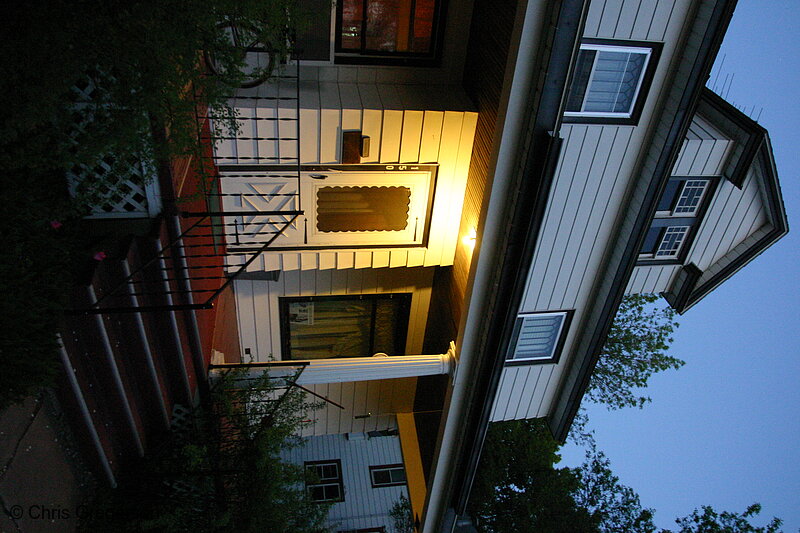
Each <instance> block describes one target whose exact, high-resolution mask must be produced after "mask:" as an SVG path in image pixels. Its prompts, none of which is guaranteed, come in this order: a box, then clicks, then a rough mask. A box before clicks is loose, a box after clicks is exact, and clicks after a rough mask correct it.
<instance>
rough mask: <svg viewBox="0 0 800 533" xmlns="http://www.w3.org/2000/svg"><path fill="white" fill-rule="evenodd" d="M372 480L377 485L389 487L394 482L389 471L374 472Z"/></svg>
mask: <svg viewBox="0 0 800 533" xmlns="http://www.w3.org/2000/svg"><path fill="white" fill-rule="evenodd" d="M372 480H373V482H374V483H375V484H376V485H388V484H390V483H391V482H392V478H391V475H390V474H389V470H373V471H372Z"/></svg>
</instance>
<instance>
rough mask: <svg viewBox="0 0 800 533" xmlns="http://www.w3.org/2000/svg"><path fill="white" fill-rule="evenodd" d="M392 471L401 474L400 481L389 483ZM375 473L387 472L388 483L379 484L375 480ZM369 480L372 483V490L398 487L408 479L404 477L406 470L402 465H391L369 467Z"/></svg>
mask: <svg viewBox="0 0 800 533" xmlns="http://www.w3.org/2000/svg"><path fill="white" fill-rule="evenodd" d="M393 471H400V472H401V473H402V474H403V479H402V481H391V477H392V474H391V472H393ZM375 472H389V478H390V481H389V483H380V482H378V481H376V480H375ZM369 478H370V481H371V482H372V488H374V489H376V488H380V487H399V486H402V485H405V484H407V483H408V478H407V477H406V469H405V467H404V466H403V465H402V464H393V465H377V466H370V467H369Z"/></svg>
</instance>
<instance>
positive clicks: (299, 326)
mask: <svg viewBox="0 0 800 533" xmlns="http://www.w3.org/2000/svg"><path fill="white" fill-rule="evenodd" d="M410 307H411V294H409V293H396V294H363V295H357V296H314V297H304V298H281V299H280V314H281V338H282V341H283V358H284V359H294V360H308V359H330V358H334V357H369V356H372V355H375V354H376V353H381V352H382V353H386V354H389V355H398V354H402V353H404V352H405V344H406V332H407V330H408V315H409V309H410Z"/></svg>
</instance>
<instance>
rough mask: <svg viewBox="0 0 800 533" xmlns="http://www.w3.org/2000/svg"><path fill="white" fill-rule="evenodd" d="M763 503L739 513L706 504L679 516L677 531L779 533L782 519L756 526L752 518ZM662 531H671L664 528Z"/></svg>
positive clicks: (700, 532) (681, 532)
mask: <svg viewBox="0 0 800 533" xmlns="http://www.w3.org/2000/svg"><path fill="white" fill-rule="evenodd" d="M760 512H761V505H760V504H758V503H754V504H753V505H751V506H749V507H748V508H747V509H746V510H745V512H743V513H741V514H738V513H733V512H729V511H723V512H722V513H718V512H717V511H715V510H714V509H713V508H712V507H711V506H708V505H704V506H702V507H701V508H700V509H695V510H694V512H692V514H691V515H689V516H685V517H683V518H678V519H676V520H675V523H676V524H678V526H680V529H679V530H678V532H677V533H777V532H778V531H780V529H779V528H780V527H781V524H782V523H783V521H782V520H780V519H778V518H774V517H773V519H772V520H770V522H769V523H768V524H767V525H766V526H764V527H759V526H754V525H753V524H751V523H750V518H752V517H756V516H758V514H759V513H760ZM662 533H670V531H668V530H663V531H662Z"/></svg>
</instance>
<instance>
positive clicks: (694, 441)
mask: <svg viewBox="0 0 800 533" xmlns="http://www.w3.org/2000/svg"><path fill="white" fill-rule="evenodd" d="M797 28H800V1H798V0H792V1H777V0H772V1H769V2H767V1H763V0H740V1H739V4H738V6H737V8H736V11H735V13H734V16H733V20H732V21H731V25H730V27H729V29H728V33H727V34H726V36H725V40H724V42H723V45H722V49H721V50H720V53H719V55H718V57H717V63H716V65H715V67H714V70H712V75H711V79H710V84H712V85H713V84H714V82H715V80H716V85H717V88H718V89H720V91H721V92H722V95H723V96H726V98H727V100H728V101H730V102H732V103H734V104H736V105H737V106H739V107H744V108H745V109H746V112H747V113H748V114H751V115H752V117H753V118H756V117H757V116H758V115H759V113H760V118H759V119H758V121H759V123H760V124H761V125H762V126H764V127H765V128H766V129H767V130H768V131H769V133H770V138H771V140H772V145H773V149H774V151H775V162H776V165H777V169H778V176H779V179H780V182H781V187H782V190H783V197H784V202H785V204H786V211H787V213H788V217H789V230H790V232H789V235H787V236H786V237H784V238H783V239H782V240H780V241H779V242H778V243H777V244H775V245H774V246H773V247H772V248H770V249H769V250H767V251H766V252H764V253H763V254H762V255H761V256H759V257H757V258H756V259H755V260H754V261H753V262H752V263H750V264H749V265H748V266H746V267H745V268H744V269H743V270H742V271H740V272H738V273H737V274H736V275H735V276H733V277H732V278H731V279H729V280H728V281H727V282H725V283H724V284H723V285H722V286H720V287H719V288H717V290H715V291H714V292H713V293H711V294H710V295H709V296H707V297H706V298H705V299H704V300H703V301H701V302H700V303H699V304H697V305H696V306H695V307H694V308H692V309H690V310H689V311H688V312H687V313H686V314H685V315H683V316H682V317H680V318H679V321H680V324H681V325H680V327H679V328H678V330H677V332H676V334H675V341H674V343H673V344H672V347H671V348H670V355H673V356H675V357H679V358H681V359H683V360H685V361H686V362H687V363H686V365H685V366H684V367H683V368H681V369H680V370H677V371H667V372H665V373H663V374H662V375H656V376H655V377H653V378H652V379H651V382H650V386H649V387H648V390H647V394H648V395H649V396H650V397H651V398H652V400H653V401H652V403H651V404H650V405H648V406H646V407H645V408H644V409H643V410H641V411H638V410H631V409H627V410H623V411H616V412H608V411H606V410H605V408H603V407H600V408H595V409H591V410H590V411H589V418H590V427H591V428H592V429H594V430H595V435H596V441H597V447H598V449H599V450H602V451H604V452H605V453H606V455H607V456H608V457H609V459H610V460H611V466H612V470H613V471H614V473H615V474H616V475H618V476H619V477H620V480H621V482H622V483H624V484H625V485H628V486H630V487H632V488H633V489H634V490H636V491H637V492H638V494H639V496H640V498H641V502H642V505H643V506H645V507H651V508H654V509H655V510H656V515H655V521H656V525H657V526H659V527H666V528H674V526H675V523H674V519H675V518H676V517H681V516H686V515H689V514H690V513H691V512H692V511H693V510H694V509H695V508H697V507H699V506H701V505H711V506H713V507H714V508H715V509H717V510H718V511H721V510H729V511H736V512H743V511H744V510H745V508H746V507H747V506H748V505H750V504H751V503H754V502H760V503H761V505H762V512H761V515H760V519H759V520H757V521H755V522H756V523H757V524H759V525H764V524H766V522H767V520H768V519H769V518H771V517H772V516H777V517H779V518H782V519H783V520H784V525H783V531H786V532H796V531H799V530H800V413H798V407H800V283H799V282H798V280H799V279H800V224H798V221H800V218H798V213H800V149H799V148H800V143H798V142H797V141H798V137H799V136H800V134H799V133H798V132H800V98H798V87H800V44H798V41H797V36H796V32H797ZM723 58H724V61H723ZM718 71H719V72H720V75H719V77H717V72H718ZM726 80H727V82H726ZM723 85H724V87H723ZM762 108H763V110H762ZM751 110H752V113H751ZM562 455H563V457H564V461H563V462H564V463H566V464H567V465H577V464H579V463H580V462H581V460H582V452H581V451H580V450H575V449H568V448H565V449H564V450H563V453H562Z"/></svg>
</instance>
